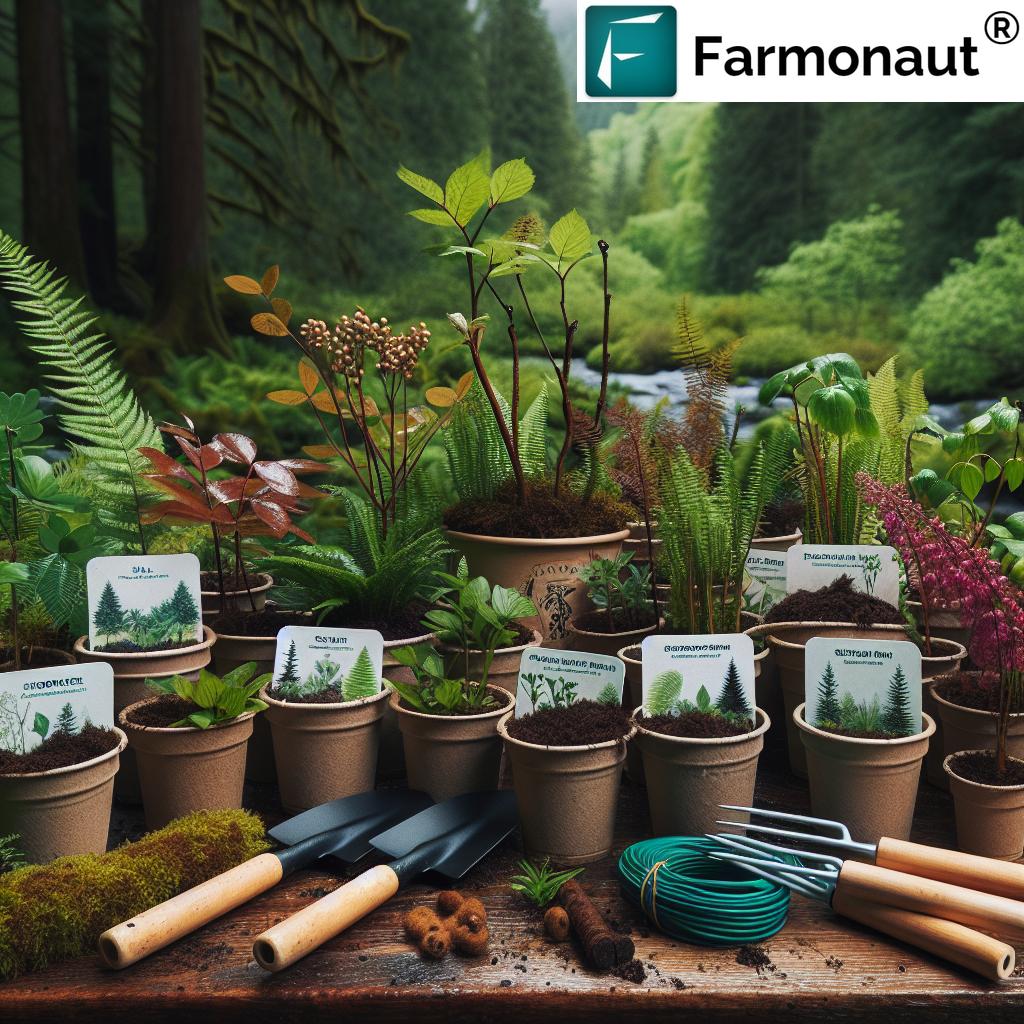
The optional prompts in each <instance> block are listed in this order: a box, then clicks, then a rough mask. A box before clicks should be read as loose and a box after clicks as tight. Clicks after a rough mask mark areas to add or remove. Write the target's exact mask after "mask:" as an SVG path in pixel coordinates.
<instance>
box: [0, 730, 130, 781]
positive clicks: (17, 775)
mask: <svg viewBox="0 0 1024 1024" xmlns="http://www.w3.org/2000/svg"><path fill="white" fill-rule="evenodd" d="M111 729H112V730H113V731H114V732H116V733H117V735H118V744H117V746H116V747H112V748H111V749H110V750H108V751H107V752H106V753H105V754H97V755H96V756H95V757H90V758H89V760H88V761H79V762H78V763H77V764H66V765H64V767H63V768H47V769H46V771H43V772H6V773H0V779H3V780H4V781H5V782H10V781H14V780H17V779H52V778H56V777H57V776H60V775H68V774H70V773H71V772H77V771H82V770H83V769H85V768H92V767H93V765H97V764H99V763H100V762H102V761H109V760H110V758H112V757H115V756H119V755H120V754H121V751H123V750H124V748H125V747H126V746H128V736H127V735H126V734H125V731H124V729H120V728H118V727H117V726H116V725H112V726H111Z"/></svg>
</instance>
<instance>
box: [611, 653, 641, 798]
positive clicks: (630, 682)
mask: <svg viewBox="0 0 1024 1024" xmlns="http://www.w3.org/2000/svg"><path fill="white" fill-rule="evenodd" d="M615 655H616V657H618V658H621V659H622V661H623V662H624V663H625V666H626V679H625V682H624V684H623V687H622V706H623V707H624V708H635V707H637V706H638V705H640V704H643V702H644V661H643V650H642V649H641V647H640V645H639V644H631V645H630V646H629V647H623V648H621V649H619V650H617V651H616V652H615ZM626 775H627V776H628V777H629V781H630V782H635V783H636V784H637V785H638V786H643V785H644V784H645V783H644V759H643V757H642V755H641V754H640V748H639V747H637V746H636V744H635V743H630V744H629V745H628V746H627V748H626Z"/></svg>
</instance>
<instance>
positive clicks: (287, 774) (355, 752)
mask: <svg viewBox="0 0 1024 1024" xmlns="http://www.w3.org/2000/svg"><path fill="white" fill-rule="evenodd" d="M267 691H268V687H267V686H264V687H263V689H262V690H261V691H260V698H261V699H262V700H265V701H266V702H267V710H266V711H265V712H264V715H265V716H266V718H267V720H268V721H269V723H270V734H271V736H272V738H273V743H274V759H275V761H276V762H277V784H278V787H279V789H280V792H281V805H282V806H283V807H284V809H285V810H286V811H288V812H289V813H290V814H295V813H297V812H298V811H304V810H306V809H307V808H309V807H317V806H318V805H320V804H324V803H327V802H328V801H329V800H337V799H339V798H340V797H343V796H354V795H355V794H356V793H365V792H367V791H368V790H371V789H373V788H374V782H375V780H376V777H377V751H378V748H379V746H380V723H381V717H382V716H383V714H384V706H385V704H386V703H387V700H388V697H389V695H390V691H388V690H386V689H385V690H381V692H380V693H378V694H375V695H374V696H372V697H363V698H362V699H360V700H351V701H347V702H345V703H338V704H301V703H298V702H292V701H281V700H275V699H274V698H273V697H272V696H270V694H269V693H268V692H267Z"/></svg>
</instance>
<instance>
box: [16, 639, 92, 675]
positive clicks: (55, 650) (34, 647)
mask: <svg viewBox="0 0 1024 1024" xmlns="http://www.w3.org/2000/svg"><path fill="white" fill-rule="evenodd" d="M21 649H22V650H23V651H25V650H28V651H49V652H50V653H51V654H59V655H61V657H64V658H67V659H68V660H67V661H65V662H60V663H58V664H56V665H43V666H37V668H38V667H42V668H60V667H61V665H69V666H70V665H77V664H78V662H77V661H76V659H75V656H74V654H72V653H71V651H65V650H63V649H62V648H60V647H50V646H49V645H48V644H22V645H21ZM8 666H10V667H8ZM16 671H18V670H17V669H15V668H14V659H13V658H11V659H10V661H4V662H0V672H16ZM21 671H22V672H28V671H31V670H30V669H27V668H25V667H24V666H22V668H21Z"/></svg>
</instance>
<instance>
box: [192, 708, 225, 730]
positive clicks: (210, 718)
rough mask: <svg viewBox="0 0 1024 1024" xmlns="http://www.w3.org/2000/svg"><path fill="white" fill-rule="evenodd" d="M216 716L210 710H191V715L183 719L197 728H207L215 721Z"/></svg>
mask: <svg viewBox="0 0 1024 1024" xmlns="http://www.w3.org/2000/svg"><path fill="white" fill-rule="evenodd" d="M216 720H217V719H216V717H215V715H214V713H213V712H212V711H206V710H205V709H204V710H201V711H193V712H192V714H191V715H189V716H188V718H187V719H185V721H186V722H188V723H190V724H191V725H194V726H195V727H196V728H197V729H209V728H210V726H211V725H213V723H214V722H215V721H216Z"/></svg>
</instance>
